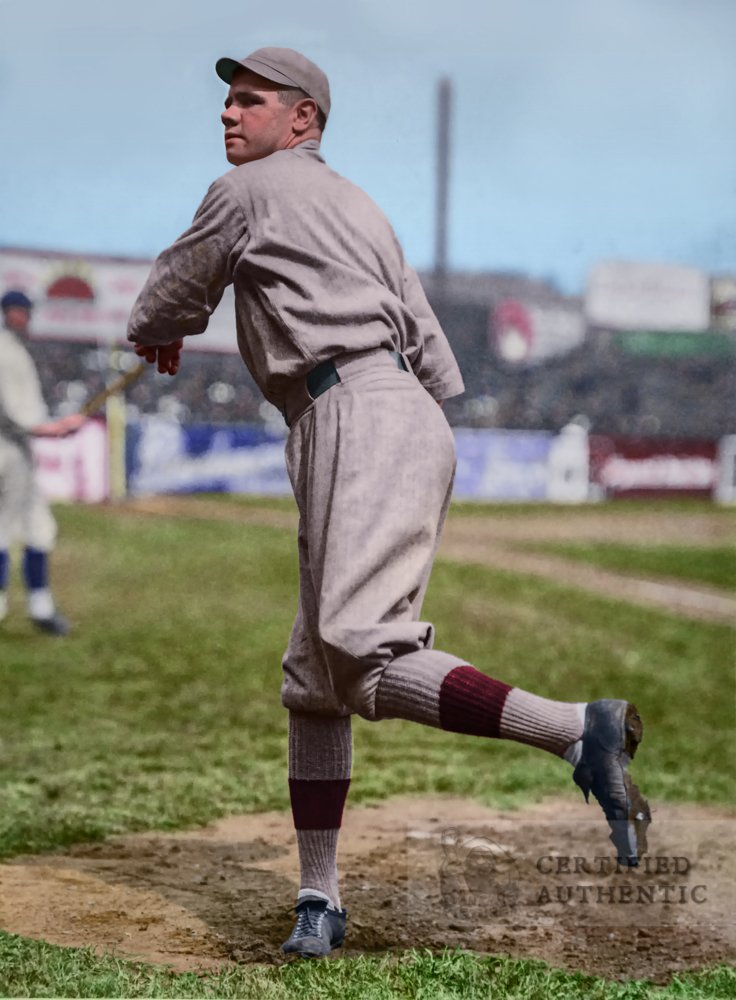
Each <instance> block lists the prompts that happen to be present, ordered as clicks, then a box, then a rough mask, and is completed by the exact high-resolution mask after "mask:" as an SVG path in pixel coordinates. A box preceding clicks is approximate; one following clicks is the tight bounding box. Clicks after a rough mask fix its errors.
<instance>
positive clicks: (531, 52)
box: [0, 0, 736, 291]
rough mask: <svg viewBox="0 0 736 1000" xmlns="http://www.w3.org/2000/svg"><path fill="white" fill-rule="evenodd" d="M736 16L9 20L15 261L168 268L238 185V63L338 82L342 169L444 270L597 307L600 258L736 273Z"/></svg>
mask: <svg viewBox="0 0 736 1000" xmlns="http://www.w3.org/2000/svg"><path fill="white" fill-rule="evenodd" d="M734 39H736V0H698V2H697V3H696V2H694V0H513V2H512V3H509V2H508V0H504V2H500V0H483V2H481V0H453V2H448V0H442V2H435V0H429V2H421V3H420V2H408V3H407V2H404V3H403V4H400V3H398V2H397V0H370V2H366V0H352V2H349V3H343V2H337V0H314V2H312V3H311V4H306V3H304V2H303V0H302V2H300V3H296V2H294V0H279V2H278V3H274V4H270V5H269V4H263V3H261V4H258V5H248V4H247V3H243V2H242V0H240V2H237V3H236V2H233V0H211V2H209V3H189V4H186V3H182V2H181V0H177V2H174V0H147V2H143V0H125V2H124V3H122V4H107V3H104V2H100V0H95V2H93V0H67V2H65V3H58V2H51V0H42V2H39V3H27V2H17V0H0V135H2V137H3V141H2V156H0V191H2V196H1V198H0V245H13V246H28V247H41V248H50V249H67V250H76V251H82V252H97V253H108V254H121V255H136V256H154V255H155V254H156V253H157V252H158V251H159V250H161V249H163V247H164V246H166V245H167V244H168V243H170V242H171V241H172V240H173V239H174V238H175V237H176V236H177V235H178V234H179V233H180V232H181V231H182V230H183V229H185V228H186V227H187V225H188V223H189V221H190V219H191V216H192V214H193V212H194V210H195V208H196V206H197V204H198V203H199V201H200V200H201V198H202V196H203V194H204V192H205V190H206V188H207V186H208V184H209V183H210V182H211V181H212V180H213V179H214V178H215V177H216V176H218V175H219V174H221V173H223V172H224V171H225V170H226V169H228V165H227V163H226V161H225V159H224V154H223V147H222V126H221V125H220V122H219V112H220V109H221V105H222V100H223V98H224V93H225V87H224V85H223V84H222V83H221V82H220V81H219V80H218V79H217V77H216V76H215V73H214V69H213V66H214V62H215V60H216V59H217V58H218V57H219V56H221V55H232V56H236V57H239V56H243V55H245V54H246V53H247V52H250V51H251V50H252V49H254V48H257V47H259V46H261V45H267V44H274V45H288V46H291V47H293V48H298V49H301V50H302V51H304V52H305V54H307V55H309V56H310V57H311V58H312V59H314V60H315V61H316V62H318V63H319V64H320V65H321V66H322V67H323V69H325V71H326V72H327V73H328V75H329V77H330V82H331V85H332V95H333V112H332V116H331V119H330V122H329V126H328V129H327V132H326V133H325V138H324V142H323V149H324V153H325V156H326V158H327V160H328V162H330V164H331V165H332V166H333V167H334V168H335V169H337V170H339V171H340V172H341V173H344V174H346V175H347V176H348V177H350V178H351V179H352V180H354V181H355V182H356V183H358V184H360V185H361V186H362V187H363V188H365V189H366V190H367V191H368V192H369V193H370V194H371V195H372V196H373V198H375V200H376V201H377V202H378V203H379V204H380V205H381V207H382V208H383V209H384V210H385V211H386V213H387V214H388V216H389V218H390V219H391V221H392V223H393V224H394V227H395V228H396V231H397V233H398V235H399V237H400V239H401V240H402V242H403V244H404V247H405V250H406V253H407V256H408V258H409V260H410V261H412V263H414V264H415V266H417V267H425V266H428V265H430V264H431V262H432V256H433V247H434V240H433V224H434V223H433V211H434V208H433V206H434V142H435V139H434V116H435V92H436V85H437V80H438V78H439V77H440V76H441V75H447V76H449V77H450V78H451V79H452V81H453V87H454V117H453V155H452V168H451V170H452V176H451V203H450V243H449V257H450V263H451V265H453V266H455V267H458V268H464V269H477V270H481V269H494V270H508V269H513V270H523V271H527V272H529V273H532V274H535V275H542V276H549V277H553V278H554V279H555V280H556V281H557V282H558V283H559V284H560V286H561V287H563V288H564V289H566V290H568V291H578V290H580V289H581V288H582V287H583V284H584V281H585V276H586V273H587V271H588V268H589V267H590V266H591V264H593V263H594V262H595V261H597V260H600V259H604V258H623V259H633V260H663V261H674V262H679V263H690V264H695V265H697V266H700V267H703V268H705V269H706V270H708V271H710V272H711V273H715V272H727V271H734V270H736V58H734Z"/></svg>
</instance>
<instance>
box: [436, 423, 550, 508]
mask: <svg viewBox="0 0 736 1000" xmlns="http://www.w3.org/2000/svg"><path fill="white" fill-rule="evenodd" d="M552 437H553V436H552V434H548V433H545V432H543V431H540V432H529V431H497V430H490V431H489V430H470V429H469V428H464V427H457V428H455V445H456V448H457V473H456V476H455V490H454V494H453V495H454V496H455V498H456V499H458V500H544V499H546V497H547V482H548V461H549V453H550V446H551V443H552Z"/></svg>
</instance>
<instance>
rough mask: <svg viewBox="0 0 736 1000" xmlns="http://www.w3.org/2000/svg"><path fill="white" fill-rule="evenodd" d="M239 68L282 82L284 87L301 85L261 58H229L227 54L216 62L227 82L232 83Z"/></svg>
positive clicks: (217, 68) (218, 70) (219, 74)
mask: <svg viewBox="0 0 736 1000" xmlns="http://www.w3.org/2000/svg"><path fill="white" fill-rule="evenodd" d="M239 69H249V70H250V71H251V73H255V74H256V76H262V77H263V79H264V80H270V81H271V83H280V84H282V85H283V86H284V87H298V86H299V84H298V83H296V82H295V81H294V80H292V79H291V77H289V76H287V75H286V74H285V73H282V72H280V71H279V70H277V69H273V68H272V67H271V66H269V65H268V64H267V63H263V62H261V61H260V59H250V58H245V59H229V58H228V57H227V56H225V57H224V58H222V59H218V60H217V62H216V63H215V72H216V73H217V75H218V76H219V77H220V79H221V80H224V81H225V83H232V82H233V77H234V76H235V74H236V73H237V71H238V70H239Z"/></svg>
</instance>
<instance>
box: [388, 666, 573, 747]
mask: <svg viewBox="0 0 736 1000" xmlns="http://www.w3.org/2000/svg"><path fill="white" fill-rule="evenodd" d="M376 716H377V718H399V719H409V720H411V721H413V722H421V723H423V724H424V725H427V726H436V727H437V728H439V729H447V730H449V731H450V732H453V733H465V734H468V735H471V736H489V737H496V738H499V739H506V740H515V741H516V742H517V743H528V744H529V745H531V746H534V747H540V748H541V749H543V750H549V751H550V753H554V754H557V755H558V756H560V757H562V756H563V755H564V754H565V751H566V750H567V749H568V747H570V745H571V744H573V743H575V741H576V740H578V739H580V737H581V736H582V734H583V718H584V711H583V712H581V708H580V706H579V705H578V704H577V703H574V702H562V701H550V700H548V699H547V698H540V697H539V696H538V695H534V694H530V693H529V692H528V691H523V690H522V689H521V688H513V687H511V686H510V685H508V684H504V683H503V681H497V680H494V679H493V678H492V677H487V676H486V675H485V674H482V673H481V672H480V671H479V670H476V669H475V667H471V666H469V665H468V664H466V663H463V662H462V661H460V660H458V659H457V657H455V656H451V655H450V654H448V653H443V652H440V651H439V650H420V651H418V652H416V653H409V654H407V655H406V656H400V657H397V659H395V660H392V661H391V663H389V665H388V667H387V668H386V669H385V670H384V672H383V676H382V677H381V681H380V683H379V685H378V692H377V694H376Z"/></svg>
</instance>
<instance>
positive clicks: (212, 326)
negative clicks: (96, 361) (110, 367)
mask: <svg viewBox="0 0 736 1000" xmlns="http://www.w3.org/2000/svg"><path fill="white" fill-rule="evenodd" d="M151 264H152V261H150V260H136V259H125V258H116V257H99V256H95V255H94V254H87V255H83V254H67V253H54V252H52V251H42V250H15V249H3V248H0V295H2V294H3V293H4V292H5V291H6V290H8V289H10V288H15V289H19V290H20V291H23V292H25V293H26V294H27V295H28V297H29V298H30V299H32V300H33V302H34V306H35V307H34V310H33V319H32V323H31V330H30V333H31V336H32V337H37V338H49V339H52V340H73V341H94V342H96V343H104V344H112V343H120V342H123V341H124V340H125V331H126V327H127V323H128V316H129V315H130V310H131V309H132V308H133V303H134V302H135V300H136V298H137V296H138V293H139V292H140V290H141V289H142V288H143V285H144V283H145V280H146V278H147V277H148V272H149V271H150V269H151ZM237 349H238V347H237V343H236V337H235V304H234V299H233V292H232V288H231V287H229V288H227V289H226V290H225V295H224V296H223V299H222V302H221V303H220V305H219V306H218V308H217V310H216V311H215V313H214V314H213V316H212V317H211V319H210V322H209V325H208V327H207V330H206V332H205V333H204V334H203V335H202V336H201V337H190V338H189V340H188V342H187V350H188V351H192V350H200V351H202V350H204V351H227V352H233V353H236V352H237Z"/></svg>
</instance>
